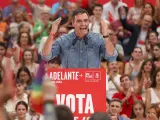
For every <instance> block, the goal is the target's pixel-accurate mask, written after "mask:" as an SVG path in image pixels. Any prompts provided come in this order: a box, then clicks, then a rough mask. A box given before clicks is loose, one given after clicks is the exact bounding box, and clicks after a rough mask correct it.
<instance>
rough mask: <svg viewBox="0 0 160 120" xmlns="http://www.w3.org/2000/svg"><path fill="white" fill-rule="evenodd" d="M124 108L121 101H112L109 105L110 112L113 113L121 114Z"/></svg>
mask: <svg viewBox="0 0 160 120" xmlns="http://www.w3.org/2000/svg"><path fill="white" fill-rule="evenodd" d="M121 110H122V108H121V103H120V102H116V101H114V102H111V103H110V105H109V113H110V114H111V115H113V116H114V115H119V114H120V112H121Z"/></svg>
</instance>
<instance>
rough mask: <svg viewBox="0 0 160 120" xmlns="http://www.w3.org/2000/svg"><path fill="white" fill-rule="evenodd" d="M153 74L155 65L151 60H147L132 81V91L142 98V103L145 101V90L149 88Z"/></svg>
mask: <svg viewBox="0 0 160 120" xmlns="http://www.w3.org/2000/svg"><path fill="white" fill-rule="evenodd" d="M154 73H155V65H154V64H153V61H152V60H151V59H147V60H145V61H144V62H143V63H142V66H141V68H140V72H139V74H138V76H137V77H136V78H135V80H134V90H135V92H136V93H137V94H139V95H141V96H142V98H143V101H145V99H146V98H145V97H146V90H147V89H148V88H150V87H151V84H152V80H153V75H154Z"/></svg>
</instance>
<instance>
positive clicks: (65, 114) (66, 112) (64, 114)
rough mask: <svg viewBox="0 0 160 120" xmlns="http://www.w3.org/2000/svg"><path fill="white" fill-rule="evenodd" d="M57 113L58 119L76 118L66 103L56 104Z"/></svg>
mask: <svg viewBox="0 0 160 120" xmlns="http://www.w3.org/2000/svg"><path fill="white" fill-rule="evenodd" d="M55 113H56V114H55V115H56V118H57V120H74V117H73V113H72V111H71V109H70V108H69V107H67V106H65V105H57V106H55Z"/></svg>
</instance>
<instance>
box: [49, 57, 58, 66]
mask: <svg viewBox="0 0 160 120" xmlns="http://www.w3.org/2000/svg"><path fill="white" fill-rule="evenodd" d="M48 63H55V64H58V65H61V59H60V56H57V57H55V58H54V59H52V60H49V61H48Z"/></svg>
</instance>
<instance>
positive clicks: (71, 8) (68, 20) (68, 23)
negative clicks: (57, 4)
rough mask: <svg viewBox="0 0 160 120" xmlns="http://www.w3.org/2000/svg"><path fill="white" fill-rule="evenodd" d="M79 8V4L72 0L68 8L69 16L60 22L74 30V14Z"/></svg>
mask: <svg viewBox="0 0 160 120" xmlns="http://www.w3.org/2000/svg"><path fill="white" fill-rule="evenodd" d="M77 8H78V6H77V4H76V3H75V2H70V4H69V9H68V16H66V18H63V19H62V22H61V23H60V25H62V26H63V27H66V28H67V29H69V30H71V31H72V30H73V26H72V14H73V11H74V10H76V9H77Z"/></svg>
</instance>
